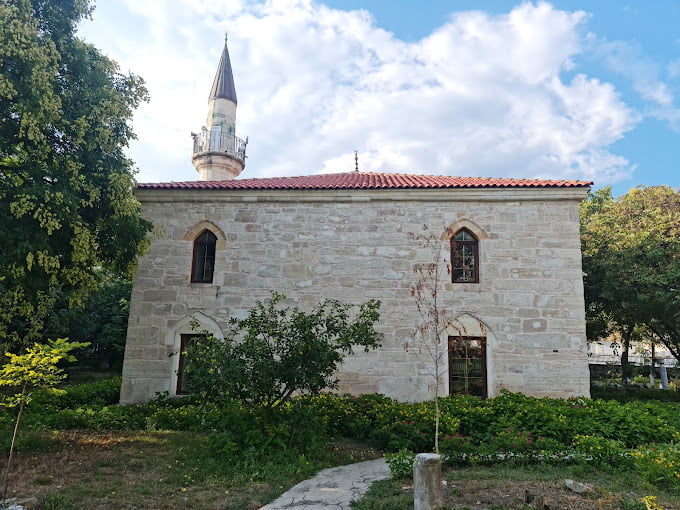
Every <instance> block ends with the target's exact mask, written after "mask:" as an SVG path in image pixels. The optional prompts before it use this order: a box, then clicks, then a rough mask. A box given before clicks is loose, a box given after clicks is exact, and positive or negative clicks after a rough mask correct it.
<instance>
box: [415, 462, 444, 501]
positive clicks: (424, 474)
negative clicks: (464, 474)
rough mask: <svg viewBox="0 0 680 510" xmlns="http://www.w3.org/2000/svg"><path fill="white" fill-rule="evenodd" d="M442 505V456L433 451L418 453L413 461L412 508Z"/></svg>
mask: <svg viewBox="0 0 680 510" xmlns="http://www.w3.org/2000/svg"><path fill="white" fill-rule="evenodd" d="M443 506H444V499H443V498H442V458H441V456H440V455H437V454H434V453H419V454H418V455H416V461H415V462H414V463H413V510H435V509H438V508H442V507H443Z"/></svg>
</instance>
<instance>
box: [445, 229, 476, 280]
mask: <svg viewBox="0 0 680 510" xmlns="http://www.w3.org/2000/svg"><path fill="white" fill-rule="evenodd" d="M451 281H452V282H453V283H479V241H478V240H477V238H476V237H475V235H474V234H473V233H472V232H470V231H469V230H468V229H466V228H463V229H460V230H459V231H458V232H456V234H455V235H454V236H453V237H451Z"/></svg>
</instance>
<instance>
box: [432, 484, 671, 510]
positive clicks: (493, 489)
mask: <svg viewBox="0 0 680 510" xmlns="http://www.w3.org/2000/svg"><path fill="white" fill-rule="evenodd" d="M445 498H446V505H447V508H469V509H470V510H473V509H474V510H481V509H485V510H486V509H508V510H509V509H513V510H514V509H518V510H522V509H526V508H540V509H541V510H543V509H544V508H549V509H550V510H562V509H564V510H620V508H621V506H620V504H619V502H620V500H621V498H620V497H618V496H614V495H612V494H609V493H604V492H602V491H598V490H597V489H596V488H595V489H594V490H593V491H591V492H588V493H585V494H576V493H574V492H572V491H570V490H569V489H567V488H566V486H565V485H564V483H563V482H562V483H558V482H539V481H517V480H460V481H452V482H449V484H448V488H447V490H446V491H445ZM541 505H543V506H541ZM664 508H667V509H668V510H671V508H670V507H664Z"/></svg>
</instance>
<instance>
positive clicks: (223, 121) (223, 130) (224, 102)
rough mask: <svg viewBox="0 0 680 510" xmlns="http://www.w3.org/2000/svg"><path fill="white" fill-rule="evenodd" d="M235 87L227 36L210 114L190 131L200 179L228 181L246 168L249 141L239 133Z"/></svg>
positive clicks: (213, 88)
mask: <svg viewBox="0 0 680 510" xmlns="http://www.w3.org/2000/svg"><path fill="white" fill-rule="evenodd" d="M235 133H236V88H235V87H234V75H233V74H232V72H231V61H230V60H229V51H228V50H227V38H226V36H225V37H224V50H222V57H221V58H220V64H219V66H218V67H217V74H215V80H214V81H213V86H212V90H210V97H209V98H208V118H207V119H206V122H205V126H203V128H202V129H201V132H200V133H198V134H196V133H191V136H192V137H193V139H194V154H193V157H192V158H191V162H192V163H193V164H194V167H196V170H197V171H198V173H199V179H200V180H201V181H229V180H231V179H235V178H236V177H238V175H239V174H240V173H241V172H242V171H243V167H245V159H246V144H247V143H248V139H247V138H246V140H245V141H243V140H241V139H240V138H238V137H237V136H236V134H235Z"/></svg>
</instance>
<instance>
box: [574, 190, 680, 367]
mask: <svg viewBox="0 0 680 510" xmlns="http://www.w3.org/2000/svg"><path fill="white" fill-rule="evenodd" d="M581 239H582V243H583V266H584V272H585V273H586V276H585V292H586V307H587V318H588V326H589V338H590V339H594V338H598V337H602V336H604V335H605V334H606V333H607V332H608V331H610V330H611V329H612V328H614V329H616V330H618V331H619V333H621V336H622V339H623V342H624V344H625V343H626V342H628V341H630V339H631V338H632V337H633V335H634V334H635V333H636V332H639V331H646V332H648V333H649V334H651V335H652V336H653V337H654V338H655V339H656V340H657V341H659V342H662V343H663V344H664V345H665V346H666V347H667V348H668V349H669V350H670V352H671V353H673V355H674V356H675V357H676V358H677V359H679V360H680V192H678V191H674V190H673V189H671V188H670V187H668V186H650V187H640V188H634V189H632V190H631V191H629V192H628V193H627V194H625V195H623V196H621V197H619V198H617V199H613V198H612V196H611V190H610V189H609V188H605V189H602V190H599V191H598V192H596V193H594V194H591V195H590V196H589V197H588V199H587V200H586V201H584V202H583V204H582V208H581ZM624 347H625V346H624Z"/></svg>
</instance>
